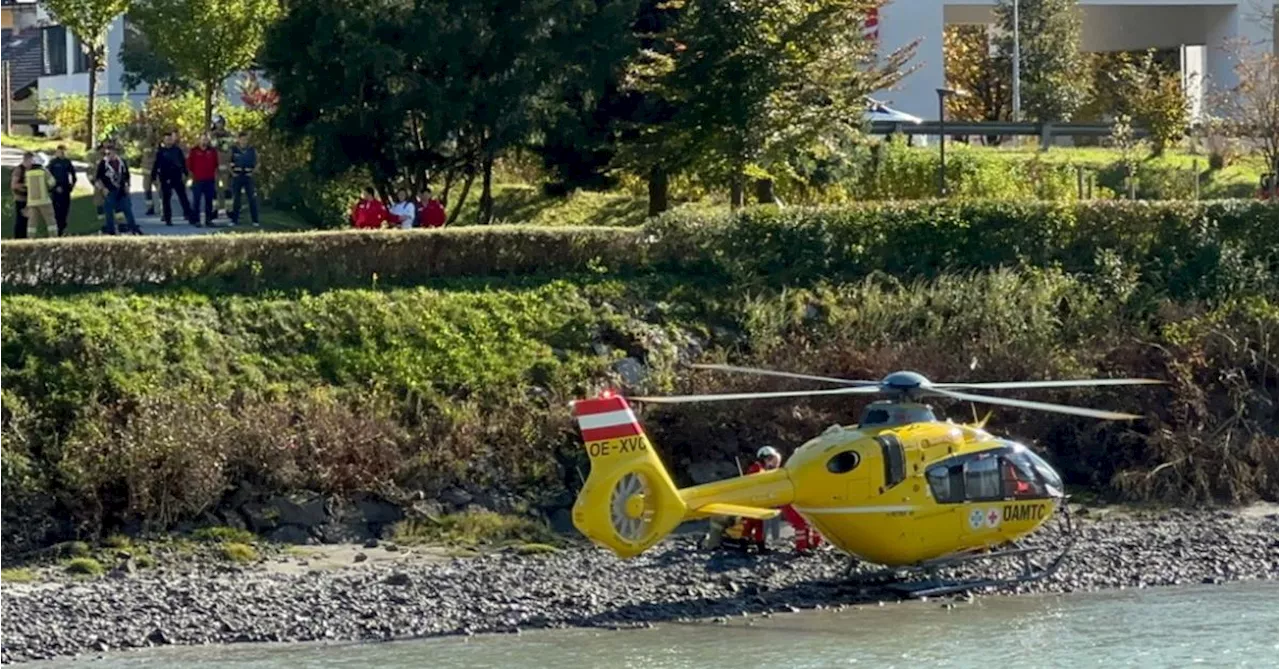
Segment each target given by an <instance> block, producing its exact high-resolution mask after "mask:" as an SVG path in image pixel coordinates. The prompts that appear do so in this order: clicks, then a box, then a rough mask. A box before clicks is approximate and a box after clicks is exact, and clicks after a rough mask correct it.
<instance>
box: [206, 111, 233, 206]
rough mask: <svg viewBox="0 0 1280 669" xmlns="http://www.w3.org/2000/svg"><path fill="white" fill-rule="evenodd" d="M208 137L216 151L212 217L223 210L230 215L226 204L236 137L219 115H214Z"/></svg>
mask: <svg viewBox="0 0 1280 669" xmlns="http://www.w3.org/2000/svg"><path fill="white" fill-rule="evenodd" d="M209 138H210V139H212V140H213V148H215V149H217V151H218V179H217V186H216V188H217V190H218V206H217V207H216V208H215V209H214V210H213V217H214V218H217V217H218V212H223V213H225V214H227V215H228V216H230V215H231V208H230V207H229V206H228V205H229V204H230V201H231V149H232V147H234V146H235V143H236V139H235V137H232V136H231V133H230V132H229V131H227V119H226V118H225V117H223V116H221V115H218V116H216V117H214V120H213V127H212V128H211V129H210V130H209Z"/></svg>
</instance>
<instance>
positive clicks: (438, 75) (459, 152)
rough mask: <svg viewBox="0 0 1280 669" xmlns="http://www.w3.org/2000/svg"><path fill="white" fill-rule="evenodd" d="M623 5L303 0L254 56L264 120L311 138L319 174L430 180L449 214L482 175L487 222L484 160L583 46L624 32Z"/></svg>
mask: <svg viewBox="0 0 1280 669" xmlns="http://www.w3.org/2000/svg"><path fill="white" fill-rule="evenodd" d="M619 2H621V0H598V1H595V2H588V1H584V0H578V1H575V2H561V1H559V0H536V1H531V2H519V1H518V0H367V1H364V0H313V1H311V2H308V3H305V7H304V6H303V4H302V3H299V4H298V5H297V6H296V7H294V8H293V9H291V10H290V11H289V12H288V13H287V14H286V15H285V17H284V18H283V19H282V20H281V21H280V22H279V23H278V24H277V25H276V26H275V27H274V28H273V29H272V30H271V32H270V34H269V35H268V37H267V40H266V46H265V48H264V50H263V66H264V69H265V70H266V74H267V77H268V78H269V79H270V80H271V81H272V82H273V83H274V84H275V88H276V91H277V94H278V97H279V105H278V109H277V112H276V115H275V119H274V122H275V123H276V126H277V127H278V128H279V129H281V130H283V131H285V132H286V133H289V134H291V135H293V136H295V137H298V138H306V139H309V140H310V141H311V143H312V146H313V153H312V157H311V168H312V169H313V170H315V171H316V172H317V173H319V174H320V175H322V176H328V177H333V176H338V175H343V174H346V173H348V172H350V171H351V170H352V169H358V170H361V171H364V172H367V174H368V176H369V177H370V178H372V180H373V182H374V184H375V185H376V187H377V188H378V189H379V190H380V191H382V192H383V193H386V192H388V191H389V190H391V189H392V188H393V186H394V184H396V183H398V182H401V181H406V180H407V181H409V182H411V183H413V184H414V185H415V187H422V186H425V185H426V184H427V183H428V182H431V183H435V184H437V185H439V186H443V195H444V196H445V199H446V202H448V204H449V206H450V208H451V209H452V210H453V211H452V212H451V214H450V216H451V218H452V217H456V216H457V213H458V212H459V211H461V209H462V205H463V204H464V203H465V201H466V199H467V195H468V194H469V192H470V189H471V184H472V181H473V180H474V178H475V177H476V176H480V177H481V178H482V180H483V182H484V189H483V190H484V195H483V197H482V206H481V221H482V222H488V221H489V220H491V219H492V211H493V207H492V203H493V198H492V171H493V164H494V161H495V160H496V159H497V158H498V157H499V156H500V155H501V154H502V153H503V152H504V151H505V150H507V149H509V148H512V147H516V146H521V145H524V144H527V143H528V142H529V141H530V140H531V139H532V138H533V136H534V135H535V134H536V131H537V129H538V128H539V127H541V126H542V124H543V122H544V120H545V119H546V118H548V117H550V116H551V115H553V114H554V113H555V112H556V110H557V109H558V108H559V105H560V104H561V101H562V100H563V99H564V98H565V95H566V91H568V90H571V89H572V87H573V86H574V85H576V84H579V83H580V77H581V75H582V72H583V67H582V65H581V62H582V59H584V58H585V57H586V56H585V55H584V54H585V53H586V52H587V51H589V50H591V49H594V48H597V47H598V46H600V45H601V44H603V42H604V40H607V39H612V38H611V37H609V30H608V29H607V28H606V27H605V26H606V25H607V24H609V23H610V22H613V21H617V22H619V26H620V30H622V31H625V29H626V26H627V25H628V22H629V21H630V16H631V10H625V11H619V9H618V7H619ZM622 5H623V6H625V5H626V3H622ZM299 45H304V46H302V47H299ZM458 183H461V185H462V189H461V194H460V195H459V197H458V198H456V199H454V198H450V197H449V192H450V190H451V189H452V188H453V187H454V186H455V185H456V184H458Z"/></svg>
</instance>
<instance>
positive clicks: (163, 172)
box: [151, 130, 200, 225]
mask: <svg viewBox="0 0 1280 669" xmlns="http://www.w3.org/2000/svg"><path fill="white" fill-rule="evenodd" d="M151 180H152V181H158V182H159V183H160V219H161V220H163V221H164V224H165V225H173V212H172V211H171V210H170V208H169V198H170V196H172V195H177V196H178V203H179V204H181V205H182V217H183V218H185V219H187V222H188V223H190V224H192V225H200V222H199V221H198V220H196V217H195V215H194V214H193V213H192V211H191V201H190V200H188V199H187V183H186V182H187V157H186V156H185V155H183V153H182V148H181V147H179V146H178V135H177V134H176V133H174V132H173V131H172V130H171V131H169V132H166V133H165V134H164V146H162V147H160V149H159V150H158V151H156V158H155V163H154V164H152V166H151Z"/></svg>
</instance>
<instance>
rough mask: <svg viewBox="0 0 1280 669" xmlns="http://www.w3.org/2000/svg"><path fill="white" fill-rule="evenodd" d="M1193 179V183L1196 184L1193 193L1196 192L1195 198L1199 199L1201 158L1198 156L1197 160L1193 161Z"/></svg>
mask: <svg viewBox="0 0 1280 669" xmlns="http://www.w3.org/2000/svg"><path fill="white" fill-rule="evenodd" d="M1191 181H1192V183H1193V184H1195V186H1194V188H1193V189H1192V193H1194V194H1195V199H1197V200H1199V199H1200V159H1199V158H1196V159H1195V160H1193V161H1191Z"/></svg>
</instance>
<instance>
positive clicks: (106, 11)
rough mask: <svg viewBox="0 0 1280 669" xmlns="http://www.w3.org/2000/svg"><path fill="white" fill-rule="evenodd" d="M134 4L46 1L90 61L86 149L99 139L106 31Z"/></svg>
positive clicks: (104, 0)
mask: <svg viewBox="0 0 1280 669" xmlns="http://www.w3.org/2000/svg"><path fill="white" fill-rule="evenodd" d="M131 4H132V0H44V6H45V8H46V9H47V10H49V13H51V14H52V15H53V17H54V18H55V19H57V21H58V23H61V24H62V25H64V26H66V27H67V29H68V30H70V31H71V32H72V33H73V34H74V35H75V36H76V37H79V38H80V43H81V44H83V45H84V49H85V55H86V56H87V57H88V58H89V118H88V123H89V128H88V131H89V132H88V134H87V135H86V136H85V141H84V145H85V149H92V148H93V144H94V142H95V141H96V139H97V132H96V130H97V127H96V125H95V124H96V122H97V117H96V114H95V102H96V98H97V95H98V73H99V72H101V71H102V70H103V67H104V66H105V65H106V63H107V28H109V27H110V26H111V22H112V21H114V20H115V19H116V17H117V16H120V15H121V14H123V13H125V12H126V11H128V9H129V6H130V5H131Z"/></svg>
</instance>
